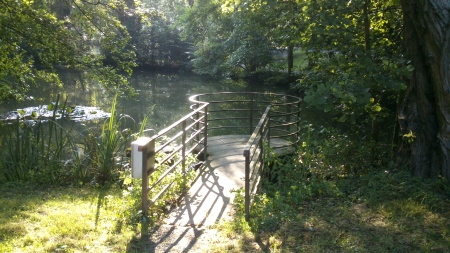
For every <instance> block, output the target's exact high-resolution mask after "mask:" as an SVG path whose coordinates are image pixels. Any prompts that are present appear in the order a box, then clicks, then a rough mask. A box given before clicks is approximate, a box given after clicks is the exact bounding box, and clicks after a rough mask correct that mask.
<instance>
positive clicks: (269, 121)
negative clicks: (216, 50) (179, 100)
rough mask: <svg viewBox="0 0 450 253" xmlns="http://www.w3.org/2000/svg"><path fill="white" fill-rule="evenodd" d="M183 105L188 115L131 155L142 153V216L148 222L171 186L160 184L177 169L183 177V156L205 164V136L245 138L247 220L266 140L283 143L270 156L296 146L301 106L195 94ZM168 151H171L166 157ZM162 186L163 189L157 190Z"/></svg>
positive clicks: (273, 98)
mask: <svg viewBox="0 0 450 253" xmlns="http://www.w3.org/2000/svg"><path fill="white" fill-rule="evenodd" d="M189 100H190V101H191V102H193V103H194V104H193V105H192V106H191V109H192V112H191V113H189V114H187V115H185V116H184V117H183V118H181V119H180V120H178V121H177V122H175V123H173V124H172V125H170V126H169V127H167V128H165V129H163V130H161V131H160V132H159V133H157V134H156V135H154V136H153V137H151V138H148V139H145V141H144V142H139V145H138V150H137V151H139V152H142V161H140V162H141V164H142V211H143V215H144V217H147V216H148V209H149V207H151V206H152V205H153V204H154V203H155V202H156V201H157V200H158V199H160V198H161V197H162V196H163V195H164V193H166V192H167V190H168V189H169V188H170V187H171V186H172V185H173V183H174V182H175V180H172V181H170V182H164V179H165V178H167V177H168V176H169V175H170V174H172V173H173V172H175V171H176V170H177V168H180V167H181V173H183V174H185V173H186V158H187V156H188V155H190V154H193V155H194V156H195V157H197V158H199V159H200V160H202V159H206V156H207V147H208V136H217V135H229V134H240V135H251V136H250V139H249V141H248V143H247V146H246V147H245V149H244V156H245V159H246V160H245V192H246V193H245V201H246V204H245V205H246V207H245V216H246V219H248V216H249V208H250V196H251V195H252V194H255V193H256V190H257V186H258V184H259V181H260V178H261V171H262V169H263V166H264V152H263V151H264V145H265V143H268V144H269V145H270V144H271V140H275V139H283V140H285V141H284V142H281V143H283V144H281V145H279V146H274V145H273V144H272V145H271V147H272V148H273V149H274V150H276V149H282V148H285V147H291V146H295V145H297V144H298V143H299V141H300V140H299V132H300V127H299V124H300V103H301V101H302V100H301V99H300V98H298V97H294V96H289V95H283V94H274V93H258V92H219V93H208V94H199V95H194V96H191V97H190V98H189ZM278 143H280V142H278ZM168 147H172V148H171V149H170V150H169V151H168V149H167V148H168ZM157 157H158V161H157V159H156V158H157ZM133 170H134V168H133ZM158 170H159V171H160V172H161V173H160V175H159V177H158V178H157V179H156V180H153V181H152V183H151V185H149V176H150V175H152V173H154V172H155V171H158ZM161 170H163V171H161ZM163 182H164V183H165V185H164V186H161V184H162V183H163ZM157 186H158V187H157ZM156 188H158V192H154V193H153V194H152V196H153V197H152V199H151V200H149V192H150V191H152V190H155V189H156ZM159 189H160V190H159Z"/></svg>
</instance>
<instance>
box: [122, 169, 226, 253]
mask: <svg viewBox="0 0 450 253" xmlns="http://www.w3.org/2000/svg"><path fill="white" fill-rule="evenodd" d="M195 182H200V183H201V185H200V186H199V187H195V188H192V189H193V191H192V192H191V193H190V194H187V195H185V196H183V197H181V199H180V200H181V201H182V203H183V204H182V205H181V206H180V207H177V208H174V209H173V210H171V212H170V214H171V215H170V217H169V218H168V219H166V222H169V223H170V224H167V225H166V224H160V225H158V226H155V227H153V228H150V233H149V235H147V236H142V237H141V238H138V237H135V238H133V239H132V240H131V241H130V242H129V244H128V245H127V251H126V252H128V253H131V252H167V253H168V252H173V251H176V252H190V251H191V250H193V249H194V247H196V245H195V244H196V243H197V241H198V238H199V237H201V236H202V234H203V232H204V231H205V230H204V227H205V226H204V225H203V224H205V222H208V221H209V220H210V219H214V220H215V221H219V220H221V219H222V218H223V217H224V215H225V209H226V207H227V204H228V203H229V202H230V198H229V197H227V196H225V195H224V192H223V190H224V187H223V185H222V183H221V182H219V178H218V176H216V175H215V174H214V168H212V167H211V165H210V163H209V162H205V164H204V166H202V168H201V171H200V172H199V174H198V176H197V178H196V179H195V180H194V183H195ZM207 198H208V199H209V200H206V199H207ZM205 210H206V211H205ZM205 212H206V213H205Z"/></svg>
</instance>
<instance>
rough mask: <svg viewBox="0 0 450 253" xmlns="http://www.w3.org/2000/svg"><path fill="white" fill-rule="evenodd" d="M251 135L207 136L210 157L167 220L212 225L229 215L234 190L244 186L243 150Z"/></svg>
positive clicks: (181, 223)
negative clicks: (179, 204)
mask: <svg viewBox="0 0 450 253" xmlns="http://www.w3.org/2000/svg"><path fill="white" fill-rule="evenodd" d="M248 139H249V136H242V135H237V136H236V135H233V136H217V137H212V138H210V139H208V154H209V157H208V159H207V160H206V161H205V164H204V166H202V168H201V172H200V174H199V177H198V178H197V180H196V181H195V183H194V184H193V185H192V187H191V188H190V190H189V192H188V194H187V195H186V196H185V197H184V198H183V202H182V205H181V206H180V207H179V208H177V209H175V210H173V211H172V212H171V214H170V216H169V217H168V218H167V219H166V220H165V223H166V224H169V225H177V226H195V227H202V226H211V225H214V224H215V223H216V222H218V221H219V220H221V219H230V217H231V216H230V215H231V214H232V205H231V203H233V199H234V195H235V194H234V193H233V192H231V191H232V190H237V189H239V188H241V187H242V188H243V187H244V177H245V174H244V156H243V150H244V148H245V145H246V144H247V141H248Z"/></svg>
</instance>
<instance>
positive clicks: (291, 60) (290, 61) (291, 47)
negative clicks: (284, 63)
mask: <svg viewBox="0 0 450 253" xmlns="http://www.w3.org/2000/svg"><path fill="white" fill-rule="evenodd" d="M287 53H288V55H287V60H288V76H291V74H292V69H293V68H294V45H289V46H288V52H287Z"/></svg>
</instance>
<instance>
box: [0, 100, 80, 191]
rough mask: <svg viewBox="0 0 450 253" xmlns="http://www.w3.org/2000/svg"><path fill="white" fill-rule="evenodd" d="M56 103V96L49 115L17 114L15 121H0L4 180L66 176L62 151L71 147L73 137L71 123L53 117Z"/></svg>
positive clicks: (43, 180) (48, 179)
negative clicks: (23, 117) (26, 118)
mask: <svg viewBox="0 0 450 253" xmlns="http://www.w3.org/2000/svg"><path fill="white" fill-rule="evenodd" d="M65 104H66V102H64V105H63V108H65ZM58 106H59V96H58V98H57V101H56V103H55V104H54V105H52V106H51V107H49V108H52V111H53V114H52V117H51V118H50V119H48V120H43V119H39V118H38V119H37V121H21V120H20V119H19V118H18V119H17V121H16V122H15V124H12V125H2V132H3V135H2V138H1V147H2V149H1V151H0V152H2V156H3V159H1V161H0V168H1V169H2V171H3V175H4V177H5V179H6V180H7V181H30V180H33V181H38V182H40V183H54V182H55V181H58V180H59V181H61V180H62V178H66V179H67V177H68V176H69V174H70V172H67V171H65V170H63V169H62V168H63V167H64V163H65V162H64V154H66V153H67V151H68V150H72V147H73V141H72V138H71V134H70V127H69V128H67V127H65V126H64V120H61V121H60V122H61V123H58V122H57V121H56V118H57V116H58ZM63 117H64V113H63ZM62 176H63V177H62Z"/></svg>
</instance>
